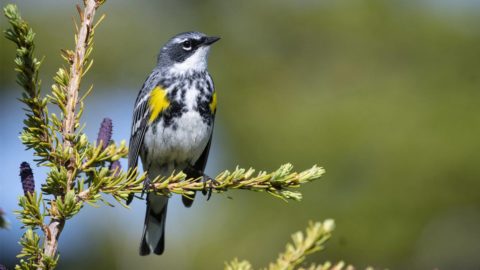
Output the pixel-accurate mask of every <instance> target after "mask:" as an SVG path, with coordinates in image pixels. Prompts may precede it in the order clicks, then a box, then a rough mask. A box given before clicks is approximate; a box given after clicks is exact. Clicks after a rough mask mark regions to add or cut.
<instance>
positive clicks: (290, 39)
mask: <svg viewBox="0 0 480 270" xmlns="http://www.w3.org/2000/svg"><path fill="white" fill-rule="evenodd" d="M13 2H15V3H17V4H18V6H19V7H20V9H21V12H22V14H23V17H24V18H26V19H27V20H28V21H29V22H30V23H31V25H32V26H33V27H34V29H35V31H36V32H37V39H36V40H37V55H39V56H45V61H44V64H43V68H42V70H41V78H42V79H43V91H44V92H46V91H49V87H50V85H51V84H52V79H51V77H52V75H53V74H54V72H55V71H56V69H57V68H58V67H59V66H60V65H63V62H62V60H61V58H60V56H59V51H60V49H61V48H71V47H72V46H73V35H72V33H73V23H72V16H74V15H76V14H75V8H74V4H75V3H76V1H70V0H69V1H57V0H44V1H36V0H28V1H27V0H23V1H13ZM4 4H6V2H5V1H2V6H3V5H4ZM99 13H106V14H107V18H106V20H105V21H104V22H103V23H102V25H101V26H100V27H99V28H98V31H97V32H96V40H95V51H94V54H93V56H94V58H95V63H94V66H93V68H92V70H91V72H90V73H89V75H88V76H87V78H86V80H85V81H84V83H83V86H84V87H83V88H84V89H85V88H86V87H88V86H89V85H90V84H94V92H93V93H92V95H91V96H90V98H89V100H88V101H87V108H86V114H85V117H84V118H83V119H84V121H85V122H86V124H87V129H86V132H87V134H88V135H89V137H90V139H91V140H93V139H94V138H95V137H96V133H97V128H98V126H99V124H100V122H101V120H102V118H103V117H111V118H112V119H113V121H114V125H115V127H114V139H115V140H117V141H120V140H122V139H127V138H128V137H129V126H130V123H131V122H130V121H131V111H132V108H133V102H134V99H135V97H136V94H137V90H138V89H139V87H140V86H141V85H142V83H143V81H144V79H145V77H146V76H147V74H148V73H149V72H150V71H151V69H152V68H153V66H154V65H155V59H156V54H157V52H158V51H159V48H160V46H161V45H162V44H163V43H164V42H165V41H166V40H167V39H168V38H170V37H171V36H173V35H174V34H176V33H178V32H183V31H189V30H199V31H202V32H206V33H208V34H212V35H220V36H222V40H221V42H219V43H217V44H215V46H214V48H213V50H212V53H211V55H210V62H209V66H210V72H211V73H212V74H213V77H214V80H215V83H216V88H217V91H218V95H219V106H218V113H217V120H216V126H215V135H214V143H213V148H212V153H211V155H210V161H209V164H208V169H207V172H208V173H209V174H211V175H215V174H216V173H218V172H220V171H221V170H223V169H227V168H234V167H235V166H236V165H240V166H243V167H249V166H253V167H255V168H258V169H266V170H271V169H275V168H277V167H278V166H279V165H280V164H283V163H286V162H292V163H293V164H294V165H295V166H296V169H298V170H302V169H306V168H309V167H310V166H311V165H313V164H319V165H321V166H324V167H325V168H326V170H327V174H326V175H325V176H324V177H323V178H322V179H321V180H319V181H317V182H314V183H311V184H309V185H306V186H305V187H304V188H302V189H301V191H302V192H303V194H304V200H303V201H302V202H299V203H297V202H293V203H288V204H287V203H285V202H283V201H280V200H277V199H274V198H273V197H269V196H267V195H266V194H259V193H253V192H242V191H238V192H229V193H228V194H225V195H215V196H213V198H212V199H211V200H210V201H208V202H206V201H205V198H201V197H198V199H197V201H196V203H195V205H194V206H193V208H191V209H185V208H183V207H182V206H181V203H180V200H179V198H174V199H173V203H171V204H170V209H169V216H168V219H167V240H166V241H167V242H166V246H167V248H166V253H165V254H164V255H163V256H161V257H157V256H150V257H139V256H138V254H137V249H138V244H139V239H140V234H141V230H142V224H143V218H144V202H142V201H138V200H137V201H136V202H134V203H133V206H132V208H131V209H124V208H122V207H120V206H118V207H115V208H109V207H107V206H102V207H100V208H99V209H95V208H93V207H90V206H86V207H85V208H84V210H83V211H82V212H81V213H80V214H79V215H77V216H75V217H74V218H73V219H72V220H71V221H69V223H68V224H67V227H66V228H65V231H64V233H63V234H62V239H61V242H60V254H61V257H62V259H61V262H60V265H59V269H221V268H223V264H224V262H225V261H229V260H231V259H233V258H235V257H238V258H240V259H248V260H250V261H251V262H252V263H253V264H254V265H255V266H256V267H261V266H265V265H267V263H268V262H269V261H272V260H273V259H275V258H276V255H277V253H278V252H280V251H281V250H283V248H284V244H285V243H286V242H287V241H289V240H290V238H289V235H290V234H291V233H292V232H294V231H297V230H300V229H303V228H304V227H305V226H306V224H307V222H308V220H324V219H326V218H334V219H335V220H336V223H337V229H336V231H335V232H334V237H333V238H332V239H331V241H330V242H329V243H328V245H327V248H326V250H325V251H323V252H321V253H318V254H315V255H313V256H311V257H309V259H308V261H309V262H322V261H325V260H331V261H338V260H345V261H347V262H349V263H352V264H354V265H356V266H358V267H359V268H362V267H365V266H367V265H372V266H375V267H378V268H390V269H434V268H436V267H438V268H439V269H480V256H478V252H479V251H480V182H479V180H480V179H479V176H480V115H479V114H480V106H479V102H480V91H479V90H480V76H479V74H480V73H479V71H480V16H479V14H480V1H475V0H470V1H467V0H456V1H454V0H451V1H448V0H430V1H428V0H416V1H415V0H410V1H407V0H398V1H381V0H363V1H360V0H359V1H354V0H341V1H340V0H328V1H327V0H326V1H320V0H296V1H289V0H275V1H273V0H265V1H255V0H248V1H247V0H245V1H223V0H208V1H196V0H184V1H178V0H160V1H158V0H156V1H153V0H150V1H129V0H115V1H107V3H106V5H104V7H102V8H101V9H100V11H99ZM0 22H1V28H2V29H5V27H6V26H7V25H6V21H5V19H3V18H2V19H0ZM0 46H1V47H0V57H1V65H0V75H1V77H0V95H1V96H0V146H1V149H2V152H1V155H0V164H2V173H1V176H0V207H2V208H3V209H4V210H5V211H7V215H8V218H9V219H10V222H11V228H10V230H8V231H4V230H2V231H0V263H3V264H6V265H7V266H10V267H12V265H13V264H14V263H15V261H16V259H15V254H17V253H18V251H19V250H20V247H19V245H18V244H17V241H18V238H19V237H20V235H21V230H20V228H19V227H20V224H19V222H18V221H16V220H15V216H14V214H13V211H14V210H15V209H17V206H16V199H17V196H18V195H19V194H21V188H20V184H19V177H18V167H19V164H20V162H21V161H29V162H32V153H31V152H30V151H24V148H23V146H22V145H21V144H20V142H19V140H18V134H19V131H20V129H21V127H22V124H21V121H22V119H23V113H22V109H21V107H22V106H21V104H20V103H19V102H17V101H16V98H18V97H19V96H20V89H19V87H18V86H17V85H15V82H14V73H13V62H12V59H13V55H14V47H13V45H12V44H10V43H8V42H7V41H6V40H5V39H0ZM122 163H123V165H126V164H125V161H122ZM34 172H35V176H36V179H37V189H38V186H39V184H40V183H41V181H42V179H43V178H44V176H45V170H44V169H42V168H35V169H34ZM38 190H39V189H38Z"/></svg>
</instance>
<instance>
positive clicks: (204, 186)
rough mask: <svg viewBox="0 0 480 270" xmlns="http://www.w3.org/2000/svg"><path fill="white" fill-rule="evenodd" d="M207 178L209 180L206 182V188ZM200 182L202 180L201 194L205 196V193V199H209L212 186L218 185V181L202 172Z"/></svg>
mask: <svg viewBox="0 0 480 270" xmlns="http://www.w3.org/2000/svg"><path fill="white" fill-rule="evenodd" d="M208 180H210V182H209V183H208V190H207V182H208ZM202 182H203V190H202V194H203V195H204V196H205V195H207V201H208V200H210V197H212V191H213V187H214V186H216V185H219V184H220V183H219V182H218V181H217V180H215V179H213V178H212V177H210V176H208V175H206V174H204V175H203V176H202Z"/></svg>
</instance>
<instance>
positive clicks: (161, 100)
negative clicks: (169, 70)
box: [148, 86, 170, 123]
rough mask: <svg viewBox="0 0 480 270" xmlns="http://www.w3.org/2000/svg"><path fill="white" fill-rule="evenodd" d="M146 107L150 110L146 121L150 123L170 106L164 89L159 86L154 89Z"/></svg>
mask: <svg viewBox="0 0 480 270" xmlns="http://www.w3.org/2000/svg"><path fill="white" fill-rule="evenodd" d="M148 105H149V108H150V119H148V121H149V122H150V123H152V122H153V121H155V119H157V117H158V116H159V115H160V113H161V112H162V111H163V110H165V109H166V108H168V106H169V105H170V102H169V101H168V99H167V92H166V91H165V89H163V88H161V87H160V86H157V87H155V88H154V89H153V90H152V93H151V94H150V99H149V100H148Z"/></svg>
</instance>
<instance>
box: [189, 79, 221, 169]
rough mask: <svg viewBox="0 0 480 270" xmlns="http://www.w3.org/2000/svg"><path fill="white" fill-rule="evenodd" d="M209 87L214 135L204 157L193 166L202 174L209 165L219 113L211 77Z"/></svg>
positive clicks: (204, 152)
mask: <svg viewBox="0 0 480 270" xmlns="http://www.w3.org/2000/svg"><path fill="white" fill-rule="evenodd" d="M207 87H208V88H209V89H208V90H209V91H211V93H212V97H211V100H210V104H209V105H210V109H211V113H212V118H213V119H212V133H211V134H210V139H208V143H207V146H206V147H205V149H204V150H203V152H202V155H201V156H200V158H198V160H197V161H196V162H195V164H194V165H193V167H194V168H195V169H196V170H198V171H200V172H204V171H205V166H206V165H207V160H208V154H209V152H210V145H211V144H212V137H213V127H214V124H215V114H216V112H217V97H216V93H215V86H214V84H213V80H212V77H210V75H207Z"/></svg>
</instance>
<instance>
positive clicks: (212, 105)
mask: <svg viewBox="0 0 480 270" xmlns="http://www.w3.org/2000/svg"><path fill="white" fill-rule="evenodd" d="M216 110H217V92H214V93H213V96H212V102H210V111H211V112H212V113H214V112H215V111H216Z"/></svg>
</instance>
